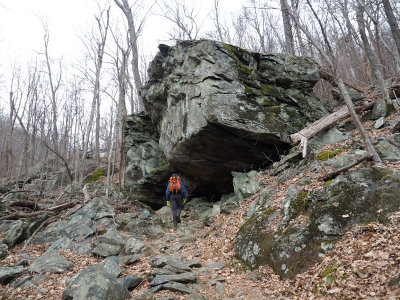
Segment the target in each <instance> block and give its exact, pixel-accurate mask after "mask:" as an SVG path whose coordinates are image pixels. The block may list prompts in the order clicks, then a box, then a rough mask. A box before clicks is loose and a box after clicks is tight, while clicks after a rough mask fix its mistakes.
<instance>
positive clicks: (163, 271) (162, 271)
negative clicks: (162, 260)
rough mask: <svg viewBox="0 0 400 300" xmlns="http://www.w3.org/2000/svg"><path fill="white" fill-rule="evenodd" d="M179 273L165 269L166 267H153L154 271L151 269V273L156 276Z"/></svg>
mask: <svg viewBox="0 0 400 300" xmlns="http://www.w3.org/2000/svg"><path fill="white" fill-rule="evenodd" d="M176 274H177V273H176V272H174V271H172V270H169V269H165V268H162V269H161V268H155V269H153V271H151V275H153V276H156V275H176Z"/></svg>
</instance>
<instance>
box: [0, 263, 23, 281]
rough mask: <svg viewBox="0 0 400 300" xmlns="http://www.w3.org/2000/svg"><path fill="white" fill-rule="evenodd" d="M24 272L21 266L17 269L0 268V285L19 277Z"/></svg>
mask: <svg viewBox="0 0 400 300" xmlns="http://www.w3.org/2000/svg"><path fill="white" fill-rule="evenodd" d="M23 272H24V267H23V266H18V267H2V268H0V283H1V284H7V283H9V282H10V281H11V280H13V278H14V277H17V276H19V275H21V274H22V273H23Z"/></svg>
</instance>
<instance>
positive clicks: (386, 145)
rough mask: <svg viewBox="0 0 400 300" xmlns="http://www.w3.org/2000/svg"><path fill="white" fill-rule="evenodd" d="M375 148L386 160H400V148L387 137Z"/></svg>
mask: <svg viewBox="0 0 400 300" xmlns="http://www.w3.org/2000/svg"><path fill="white" fill-rule="evenodd" d="M375 148H376V150H377V151H378V153H379V154H380V155H381V158H382V160H384V161H389V162H396V161H399V160H400V148H399V147H397V146H395V145H393V144H392V143H390V142H389V141H388V140H386V139H383V140H381V141H380V142H379V143H378V144H377V145H376V146H375Z"/></svg>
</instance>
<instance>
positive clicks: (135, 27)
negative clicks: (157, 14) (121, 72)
mask: <svg viewBox="0 0 400 300" xmlns="http://www.w3.org/2000/svg"><path fill="white" fill-rule="evenodd" d="M121 1H122V2H121ZM121 1H119V0H114V2H115V4H117V5H118V7H119V8H120V9H121V10H122V12H123V13H124V15H125V18H126V20H127V22H128V33H129V44H130V48H131V53H132V61H131V65H132V73H133V80H134V83H135V89H136V91H137V99H138V102H139V107H140V109H142V108H143V104H142V102H141V99H140V95H139V91H140V88H141V87H142V85H143V83H142V79H141V77H140V69H139V47H138V38H139V36H140V34H141V32H142V30H143V26H144V22H145V20H146V17H147V15H148V13H149V11H150V9H151V7H152V6H153V5H151V7H150V8H149V9H148V10H147V11H146V12H145V13H144V14H143V16H142V17H139V11H140V3H139V1H136V2H135V3H134V4H133V5H132V6H130V5H129V2H128V0H121ZM132 7H134V8H135V9H137V10H136V11H135V12H133V11H132ZM137 19H139V20H137Z"/></svg>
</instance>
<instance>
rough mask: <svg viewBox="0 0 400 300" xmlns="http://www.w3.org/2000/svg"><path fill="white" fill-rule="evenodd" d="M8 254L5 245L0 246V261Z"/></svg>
mask: <svg viewBox="0 0 400 300" xmlns="http://www.w3.org/2000/svg"><path fill="white" fill-rule="evenodd" d="M7 254H8V247H7V245H6V244H0V259H2V258H4V257H6V256H7Z"/></svg>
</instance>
